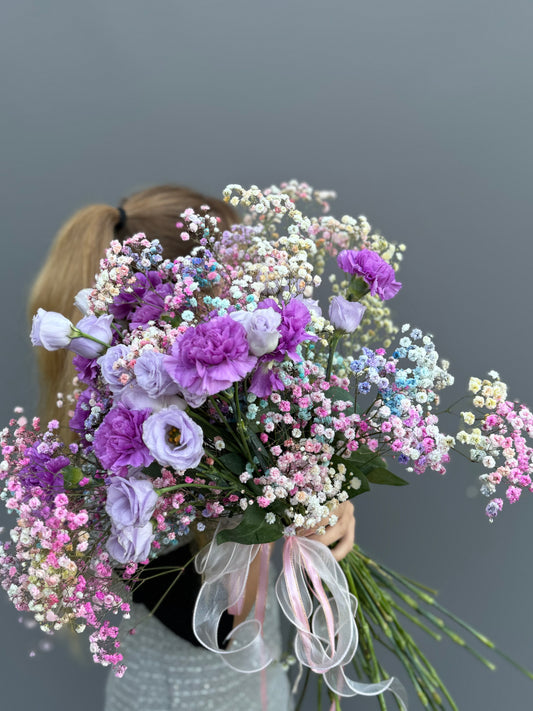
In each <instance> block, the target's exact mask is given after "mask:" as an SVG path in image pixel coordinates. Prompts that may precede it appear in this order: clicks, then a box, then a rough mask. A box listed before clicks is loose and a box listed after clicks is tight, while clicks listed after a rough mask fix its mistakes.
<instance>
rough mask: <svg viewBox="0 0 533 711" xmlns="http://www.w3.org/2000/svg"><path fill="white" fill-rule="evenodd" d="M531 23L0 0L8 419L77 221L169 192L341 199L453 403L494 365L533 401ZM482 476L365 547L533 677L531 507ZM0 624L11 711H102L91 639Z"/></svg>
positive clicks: (401, 514)
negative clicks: (150, 193)
mask: <svg viewBox="0 0 533 711" xmlns="http://www.w3.org/2000/svg"><path fill="white" fill-rule="evenodd" d="M532 21H533V5H532V4H531V3H530V2H529V1H528V0H522V1H520V0H510V1H509V2H506V3H503V2H498V1H497V0H483V1H482V0H448V2H446V3H436V2H428V0H404V1H403V2H396V1H395V0H372V1H369V0H360V1H357V2H354V1H353V0H344V1H339V0H332V1H331V2H328V3H325V2H317V1H316V0H306V2H297V1H295V0H289V1H288V2H287V1H285V2H281V1H280V0H270V2H268V3H259V2H253V1H252V2H250V0H247V1H245V0H226V2H223V3H220V2H215V1H213V0H205V1H202V0H198V1H197V2H195V3H192V2H189V3H185V2H179V1H178V0H174V1H173V2H171V1H169V0H159V1H157V2H153V3H146V2H141V1H140V0H128V1H126V0H112V1H111V2H104V1H103V0H93V2H91V3H80V2H78V3H72V2H70V1H68V0H48V2H46V3H43V2H38V0H35V1H34V2H30V1H29V0H16V1H15V0H5V2H4V3H3V5H2V22H1V26H0V65H1V66H2V68H3V72H2V77H1V79H0V82H1V83H0V87H1V97H2V110H1V111H0V135H1V136H2V160H1V161H0V171H1V172H0V176H1V177H0V181H1V193H0V201H1V202H0V204H1V228H0V229H1V231H0V239H1V245H2V251H1V254H2V259H1V260H0V289H1V293H0V308H1V316H2V320H1V323H2V348H1V349H0V359H1V367H0V373H1V379H2V398H1V403H0V413H1V421H2V422H4V421H6V420H7V419H8V418H9V416H10V412H11V408H12V406H13V405H15V404H23V405H25V406H27V407H28V408H29V409H30V410H31V409H32V408H33V406H34V401H35V380H34V375H33V373H32V353H31V349H30V347H29V344H28V338H27V327H26V323H25V299H26V295H27V292H28V289H29V285H30V283H31V280H32V278H33V276H34V275H35V273H36V271H37V269H38V267H39V265H40V264H41V262H42V260H43V258H44V256H45V254H46V250H47V248H48V246H49V244H50V241H51V239H52V236H53V235H54V234H55V232H56V231H57V229H58V227H59V226H60V224H61V223H62V221H63V220H64V219H65V218H66V217H67V216H68V215H69V214H70V213H72V212H73V211H74V210H75V209H77V208H78V207H81V206H82V205H84V204H87V203H90V202H95V201H103V202H108V203H110V204H112V205H113V204H116V203H117V202H118V200H119V199H120V197H121V196H122V195H125V194H127V193H128V192H130V191H131V190H133V189H136V188H140V187H143V186H147V185H150V184H154V183H160V182H164V181H176V182H181V183H186V184H187V183H188V184H190V185H192V186H194V187H196V188H199V189H201V190H204V191H206V192H208V193H213V194H219V193H220V191H221V189H222V188H223V187H224V185H225V184H226V183H228V182H240V183H242V184H250V183H257V184H259V185H268V184H270V183H272V182H279V181H281V180H284V179H287V178H291V177H299V178H301V179H303V180H307V181H308V182H310V183H311V184H313V185H316V186H317V187H328V188H334V189H336V190H337V191H338V193H339V199H338V201H337V203H336V205H335V207H334V211H335V212H336V213H339V214H344V213H345V212H350V213H353V214H360V213H364V214H366V215H367V216H368V218H369V219H370V221H371V222H372V224H373V225H375V226H376V227H377V228H379V229H380V230H381V231H382V232H383V233H384V234H385V235H386V236H387V237H389V238H390V239H393V240H397V241H404V242H406V243H407V245H408V252H407V256H406V261H405V264H404V267H403V269H402V273H401V279H402V281H403V282H404V284H405V286H404V289H403V291H402V292H401V294H400V296H399V297H398V298H397V300H396V304H395V307H396V314H397V320H398V321H399V322H403V321H409V322H410V323H412V324H416V325H418V326H420V327H421V328H424V329H427V330H430V331H432V332H433V333H434V334H435V335H436V339H437V343H438V344H440V346H441V351H442V353H443V355H444V356H446V357H448V358H450V360H451V361H452V364H453V368H454V371H455V374H456V376H457V382H458V389H457V392H459V391H460V388H461V387H463V386H464V384H465V382H466V379H467V378H468V376H469V375H470V374H476V375H483V374H484V373H485V372H486V371H487V370H489V369H490V368H496V369H497V370H499V371H500V373H501V375H502V377H503V378H504V379H505V380H506V381H507V382H508V383H509V385H510V387H511V393H512V394H513V396H515V397H520V398H522V399H524V400H525V401H526V402H527V401H528V402H529V403H531V404H533V385H532V383H531V352H532V348H533V335H532V331H531V318H530V315H531V292H530V288H531V283H532V279H531V264H532V261H533V242H532V239H531V208H530V205H531V186H532V178H533V148H532V143H531V138H530V135H531V134H530V132H531V125H532V118H533V115H532V114H533V98H532V94H531V66H532V59H533V49H532V45H531V39H530V38H531V31H532ZM453 395H454V393H452V394H451V396H450V397H453ZM476 483H477V482H476V480H475V476H474V475H473V474H472V472H471V471H470V469H469V468H468V466H466V464H465V463H464V462H462V461H458V460H456V461H455V464H454V465H453V466H451V467H450V470H449V472H448V474H447V475H446V477H444V478H441V477H439V476H437V475H435V474H432V473H429V472H428V473H426V474H425V475H424V476H422V477H420V478H417V479H416V481H413V485H412V486H410V487H405V488H404V489H402V490H400V491H397V490H395V491H378V492H376V493H375V494H373V495H372V496H369V497H367V498H361V499H359V500H358V502H357V518H358V538H359V540H360V541H361V543H362V544H363V545H364V547H365V548H366V549H367V550H368V551H369V552H371V553H372V554H373V555H374V556H375V557H377V558H379V559H381V560H383V561H384V562H386V563H388V564H389V565H390V566H391V567H395V568H397V569H399V570H402V571H403V572H405V573H407V574H410V575H411V576H412V577H414V578H418V579H421V580H423V581H425V582H426V583H428V584H431V585H433V586H434V587H436V588H437V589H439V590H440V594H441V600H442V602H443V603H444V604H445V605H446V606H448V607H450V608H452V609H453V610H455V611H456V612H457V613H458V614H459V615H461V616H463V617H465V618H466V619H468V620H469V621H471V622H472V623H473V624H474V625H477V626H478V627H479V628H481V629H482V630H484V631H486V632H487V633H488V634H490V636H492V638H493V639H494V640H495V641H496V642H497V643H498V644H499V645H500V646H501V647H502V648H504V649H506V650H508V651H509V652H510V653H511V654H513V655H514V656H515V657H517V658H518V659H520V660H521V661H522V662H523V663H524V664H526V665H529V666H530V667H531V666H533V653H532V642H533V620H532V619H531V612H530V610H531V605H530V599H531V593H530V590H531V586H532V582H533V573H532V570H531V549H530V540H531V531H532V524H531V520H532V508H531V506H532V505H533V501H527V498H528V497H524V498H525V499H526V500H523V501H522V502H520V503H519V504H517V505H516V506H515V507H514V508H513V509H511V508H510V507H508V508H507V510H506V511H505V513H504V515H502V517H501V518H500V520H499V521H498V522H497V523H496V524H494V525H493V526H490V525H489V524H488V522H487V521H486V519H485V517H484V515H483V506H484V501H483V500H482V499H481V497H479V496H478V497H472V496H471V495H470V494H471V493H472V487H475V486H476ZM3 522H4V524H7V523H8V521H6V520H4V521H3ZM0 617H1V620H2V622H1V630H2V634H1V635H0V650H1V651H0V658H1V660H2V661H1V664H0V690H1V691H0V708H1V709H2V711H26V709H32V708H37V709H39V710H40V711H48V710H51V709H54V710H56V709H70V708H73V707H76V708H77V709H78V711H89V710H90V711H97V710H98V709H100V708H101V705H102V699H103V685H104V679H105V673H104V672H103V671H102V670H101V669H99V668H96V667H95V666H94V665H92V664H91V662H90V661H88V658H87V654H86V652H85V643H83V644H82V646H81V649H82V650H84V651H83V652H81V651H80V652H79V653H76V654H73V653H70V652H69V650H68V648H67V647H66V646H65V645H63V644H61V643H60V642H59V641H58V642H57V643H56V645H55V650H54V651H53V652H49V653H46V652H43V653H40V654H38V655H37V656H36V657H35V658H29V657H28V652H29V650H30V649H32V648H36V646H37V645H38V639H39V637H38V635H37V634H36V632H35V631H34V630H33V631H32V630H28V629H27V628H26V627H25V626H24V625H22V624H19V623H18V622H17V618H18V614H17V613H15V612H14V610H13V609H11V607H10V604H9V603H8V601H7V599H6V597H5V595H2V596H1V597H0ZM426 646H427V649H428V652H429V653H430V654H431V656H432V658H433V660H434V662H435V664H436V665H437V666H438V668H440V670H441V671H442V674H443V676H444V678H445V679H446V681H447V682H448V684H449V686H450V688H451V689H452V691H453V693H454V695H455V698H456V700H457V703H458V706H459V708H460V709H461V710H462V711H473V710H477V709H484V710H486V711H496V710H497V709H501V708H508V709H513V710H514V709H517V710H518V709H527V708H530V705H531V702H530V701H529V699H530V696H531V691H532V689H533V686H532V684H531V682H528V681H526V680H525V679H524V678H523V677H521V676H519V675H518V674H517V673H516V672H515V671H514V670H513V669H511V668H510V667H509V666H506V665H505V664H504V663H502V664H500V665H499V669H498V671H497V672H495V673H492V674H491V673H490V672H488V671H487V670H485V669H483V668H482V667H481V666H480V665H478V664H477V663H476V662H475V661H474V660H472V659H471V658H469V657H468V656H467V655H466V654H465V653H463V652H462V651H461V650H457V649H454V648H452V647H451V646H450V645H444V644H441V645H438V644H435V643H430V642H429V641H428V642H427V643H426ZM313 707H314V706H313V698H312V697H311V696H310V697H309V698H308V701H307V708H308V709H312V708H313ZM343 708H346V709H351V708H353V709H371V708H376V706H375V705H374V702H369V701H364V700H363V701H357V702H356V701H353V700H351V701H347V702H345V703H344V704H343ZM410 708H411V709H412V710H413V711H415V710H416V709H419V708H421V707H420V706H419V705H418V704H417V701H416V700H415V699H414V698H412V699H411V705H410Z"/></svg>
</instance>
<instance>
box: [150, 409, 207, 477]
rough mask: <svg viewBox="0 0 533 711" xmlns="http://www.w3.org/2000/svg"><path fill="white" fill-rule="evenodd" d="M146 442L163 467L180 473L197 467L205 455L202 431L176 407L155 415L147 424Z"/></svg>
mask: <svg viewBox="0 0 533 711" xmlns="http://www.w3.org/2000/svg"><path fill="white" fill-rule="evenodd" d="M143 439H144V442H145V444H146V445H147V446H148V449H149V450H150V453H151V454H152V456H153V457H154V458H155V459H156V460H157V461H158V462H159V464H161V465H162V466H169V467H173V468H174V469H176V470H177V471H184V470H185V469H192V468H193V467H196V466H197V465H198V464H199V463H200V460H201V459H202V457H203V455H204V446H203V445H204V435H203V432H202V428H201V427H200V426H199V425H197V424H196V422H194V420H192V419H191V418H190V417H189V415H187V414H186V413H185V412H183V410H181V409H180V408H179V407H176V406H172V407H168V408H166V409H164V410H160V411H159V412H156V413H154V414H153V415H151V417H149V418H148V419H147V420H146V422H145V423H144V426H143Z"/></svg>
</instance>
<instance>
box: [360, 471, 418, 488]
mask: <svg viewBox="0 0 533 711" xmlns="http://www.w3.org/2000/svg"><path fill="white" fill-rule="evenodd" d="M366 476H367V479H368V481H370V482H371V483H372V484H387V485H389V486H407V484H409V482H408V481H405V479H401V478H400V477H399V476H396V474H393V473H392V472H390V471H389V470H388V469H385V467H376V468H375V469H372V470H371V471H370V472H368V473H367V475H366Z"/></svg>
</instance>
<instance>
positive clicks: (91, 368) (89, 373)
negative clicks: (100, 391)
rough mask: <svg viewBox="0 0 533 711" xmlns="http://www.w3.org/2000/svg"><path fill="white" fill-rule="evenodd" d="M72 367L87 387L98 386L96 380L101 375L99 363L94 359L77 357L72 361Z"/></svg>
mask: <svg viewBox="0 0 533 711" xmlns="http://www.w3.org/2000/svg"><path fill="white" fill-rule="evenodd" d="M72 365H73V366H74V367H75V368H76V373H77V375H78V379H79V380H80V381H81V382H82V383H85V385H96V379H97V378H98V376H99V374H100V369H99V367H98V363H97V362H96V360H95V359H94V358H84V357H83V356H81V355H75V356H74V358H73V359H72Z"/></svg>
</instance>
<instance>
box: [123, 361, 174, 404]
mask: <svg viewBox="0 0 533 711" xmlns="http://www.w3.org/2000/svg"><path fill="white" fill-rule="evenodd" d="M164 361H165V354H164V353H158V352H157V351H145V352H144V353H141V355H140V356H139V357H138V358H137V360H136V362H135V365H134V368H133V371H134V373H135V377H136V379H137V385H138V386H139V387H140V388H142V389H143V390H144V391H145V393H146V394H147V395H149V396H150V397H152V398H157V397H160V396H161V395H175V394H176V393H177V392H179V385H178V384H177V383H176V382H174V380H172V378H171V377H170V375H169V374H168V372H167V371H166V369H165V367H164Z"/></svg>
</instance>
